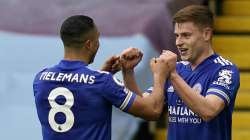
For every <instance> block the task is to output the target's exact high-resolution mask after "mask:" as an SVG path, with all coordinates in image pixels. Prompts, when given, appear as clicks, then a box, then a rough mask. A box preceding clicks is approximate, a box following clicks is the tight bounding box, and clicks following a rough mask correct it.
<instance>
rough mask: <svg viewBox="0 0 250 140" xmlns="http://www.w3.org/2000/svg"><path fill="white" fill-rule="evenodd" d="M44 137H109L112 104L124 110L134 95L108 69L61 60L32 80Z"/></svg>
mask: <svg viewBox="0 0 250 140" xmlns="http://www.w3.org/2000/svg"><path fill="white" fill-rule="evenodd" d="M33 90H34V96H35V103H36V108H37V114H38V117H39V120H40V123H41V126H42V134H43V139H44V140H86V139H88V140H110V139H111V112H112V105H114V106H116V107H118V108H120V109H121V110H123V111H125V112H126V111H127V110H128V109H129V107H130V106H131V105H132V103H133V101H134V99H135V96H136V95H135V94H134V93H132V92H131V91H129V90H128V89H126V88H125V87H124V85H123V83H122V82H120V81H119V80H118V79H116V78H115V77H113V76H112V74H110V73H108V72H101V71H94V70H91V69H89V68H88V67H87V64H85V63H83V62H81V61H67V60H62V61H61V62H60V63H59V64H58V65H55V66H54V67H51V68H46V69H44V70H43V71H41V72H39V73H38V74H37V75H36V77H35V79H34V83H33Z"/></svg>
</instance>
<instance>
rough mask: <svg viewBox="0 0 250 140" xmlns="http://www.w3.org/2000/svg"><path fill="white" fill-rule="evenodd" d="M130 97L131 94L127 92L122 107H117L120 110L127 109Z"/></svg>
mask: <svg viewBox="0 0 250 140" xmlns="http://www.w3.org/2000/svg"><path fill="white" fill-rule="evenodd" d="M131 97H132V92H131V91H128V92H127V96H126V98H125V100H124V101H123V103H122V105H121V106H120V107H119V108H120V109H121V110H124V109H125V108H126V107H127V105H128V103H129V101H130V99H131Z"/></svg>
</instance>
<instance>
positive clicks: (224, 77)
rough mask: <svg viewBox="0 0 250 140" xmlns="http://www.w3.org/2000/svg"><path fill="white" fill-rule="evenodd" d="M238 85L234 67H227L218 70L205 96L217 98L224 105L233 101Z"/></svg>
mask: <svg viewBox="0 0 250 140" xmlns="http://www.w3.org/2000/svg"><path fill="white" fill-rule="evenodd" d="M239 85H240V78H239V71H238V69H237V68H236V67H234V66H232V65H229V66H224V67H222V68H221V69H219V70H218V71H217V72H216V73H215V75H214V78H213V79H212V83H211V85H209V88H208V90H207V94H214V95H217V96H219V97H220V98H221V99H223V101H224V102H225V104H226V105H229V104H230V103H231V102H234V101H235V97H236V94H237V91H238V88H239Z"/></svg>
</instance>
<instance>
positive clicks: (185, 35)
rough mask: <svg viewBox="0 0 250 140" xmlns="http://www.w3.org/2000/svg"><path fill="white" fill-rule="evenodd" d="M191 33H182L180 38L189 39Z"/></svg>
mask: <svg viewBox="0 0 250 140" xmlns="http://www.w3.org/2000/svg"><path fill="white" fill-rule="evenodd" d="M191 35H192V34H191V33H183V34H182V36H183V37H184V38H190V37H191Z"/></svg>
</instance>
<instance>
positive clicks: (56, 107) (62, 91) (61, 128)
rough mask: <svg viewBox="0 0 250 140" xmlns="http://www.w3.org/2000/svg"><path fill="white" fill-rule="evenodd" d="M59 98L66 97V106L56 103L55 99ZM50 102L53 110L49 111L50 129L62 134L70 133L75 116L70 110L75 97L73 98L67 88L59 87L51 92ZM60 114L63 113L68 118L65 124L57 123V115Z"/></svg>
mask: <svg viewBox="0 0 250 140" xmlns="http://www.w3.org/2000/svg"><path fill="white" fill-rule="evenodd" d="M58 96H64V97H65V99H66V102H65V104H64V105H60V104H58V103H57V102H56V101H55V99H56V98H57V97H58ZM48 100H49V104H50V106H51V109H50V111H49V116H48V120H49V124H50V127H51V128H52V129H53V130H54V131H56V132H60V133H63V132H67V131H69V130H70V129H71V128H72V126H73V124H74V114H73V112H72V111H71V110H70V108H71V107H72V106H73V104H74V96H73V94H72V92H71V91H70V90H68V89H67V88H64V87H58V88H55V89H53V90H52V91H51V92H50V94H49V97H48ZM59 112H61V113H63V114H64V115H65V117H66V120H65V122H64V123H63V124H58V123H57V122H56V121H55V115H56V114H57V113H59Z"/></svg>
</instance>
